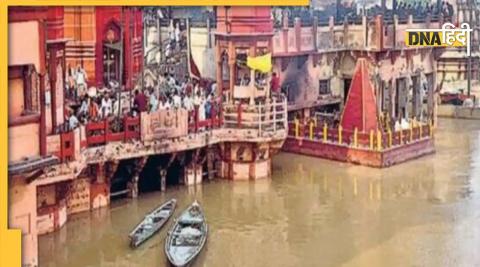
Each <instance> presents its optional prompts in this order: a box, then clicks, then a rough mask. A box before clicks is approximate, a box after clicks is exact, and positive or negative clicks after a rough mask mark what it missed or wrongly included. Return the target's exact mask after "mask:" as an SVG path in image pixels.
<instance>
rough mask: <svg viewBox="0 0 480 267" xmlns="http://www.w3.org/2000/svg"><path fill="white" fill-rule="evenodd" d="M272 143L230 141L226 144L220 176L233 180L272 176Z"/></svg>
mask: <svg viewBox="0 0 480 267" xmlns="http://www.w3.org/2000/svg"><path fill="white" fill-rule="evenodd" d="M269 146H270V144H269V143H267V142H265V143H258V144H255V145H253V146H252V144H251V143H230V144H229V145H225V147H224V148H225V151H224V153H225V154H226V155H229V156H225V157H223V158H222V162H221V171H220V176H221V177H222V178H225V179H231V180H257V179H261V178H268V177H269V176H270V173H271V171H270V167H271V155H270V153H268V150H269Z"/></svg>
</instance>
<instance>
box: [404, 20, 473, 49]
mask: <svg viewBox="0 0 480 267" xmlns="http://www.w3.org/2000/svg"><path fill="white" fill-rule="evenodd" d="M471 32H472V29H471V28H470V25H469V24H468V23H462V25H461V26H460V28H456V27H455V25H453V24H452V23H445V24H443V25H442V28H441V29H407V30H406V38H405V44H406V45H407V46H437V47H447V46H450V47H465V46H466V47H467V55H468V56H470V45H471V44H470V33H471Z"/></svg>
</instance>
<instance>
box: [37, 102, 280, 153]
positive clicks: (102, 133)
mask: <svg viewBox="0 0 480 267" xmlns="http://www.w3.org/2000/svg"><path fill="white" fill-rule="evenodd" d="M201 112H205V116H203V115H202V114H200V113H201ZM217 129H248V130H256V131H257V133H258V137H269V136H271V135H272V134H275V133H278V132H279V131H282V133H284V134H285V135H284V136H286V133H287V102H286V99H285V97H283V96H282V97H280V98H279V99H278V100H275V101H271V100H270V101H269V100H267V102H266V103H264V104H256V105H245V104H244V105H242V104H236V105H233V104H222V103H215V102H213V103H212V105H211V108H210V111H209V112H206V111H205V110H203V109H202V110H201V111H200V109H199V107H198V106H195V109H194V110H193V111H191V112H187V111H186V110H184V109H173V110H162V111H157V112H154V113H142V114H141V115H140V116H135V117H131V116H125V117H123V118H108V119H104V120H100V121H95V122H89V123H87V124H85V125H80V127H78V128H76V129H75V130H73V131H65V132H63V133H60V134H56V135H50V136H49V137H48V141H47V149H48V152H49V153H51V154H53V155H56V156H57V157H59V158H60V159H61V161H62V162H69V161H72V160H75V159H76V158H77V156H78V155H80V153H81V152H82V151H83V150H84V149H88V148H92V147H101V146H104V145H107V144H109V143H112V142H131V141H134V140H136V141H141V142H145V141H153V140H155V141H161V140H165V139H172V138H177V137H182V136H188V135H191V134H196V133H200V132H204V131H214V130H217Z"/></svg>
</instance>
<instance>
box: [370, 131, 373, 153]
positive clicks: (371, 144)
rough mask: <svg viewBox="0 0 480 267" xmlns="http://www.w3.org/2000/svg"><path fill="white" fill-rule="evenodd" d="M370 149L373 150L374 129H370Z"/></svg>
mask: <svg viewBox="0 0 480 267" xmlns="http://www.w3.org/2000/svg"><path fill="white" fill-rule="evenodd" d="M370 150H373V130H370Z"/></svg>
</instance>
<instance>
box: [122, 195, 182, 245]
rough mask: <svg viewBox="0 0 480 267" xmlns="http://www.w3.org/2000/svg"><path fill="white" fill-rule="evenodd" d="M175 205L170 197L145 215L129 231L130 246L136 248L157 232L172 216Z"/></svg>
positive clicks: (175, 202) (175, 201)
mask: <svg viewBox="0 0 480 267" xmlns="http://www.w3.org/2000/svg"><path fill="white" fill-rule="evenodd" d="M176 206H177V200H176V199H170V200H169V201H167V202H165V203H163V204H162V205H161V206H159V207H158V208H156V209H155V210H153V211H152V212H150V213H148V214H147V215H145V218H144V219H143V220H142V221H141V222H140V223H139V224H138V225H137V226H136V227H135V229H133V231H132V232H131V233H130V235H129V237H130V246H131V247H132V248H136V247H138V246H140V244H142V243H143V242H145V241H146V240H147V239H149V238H150V237H152V236H153V235H154V234H155V233H156V232H158V231H159V230H160V229H161V228H162V227H163V225H165V223H166V222H167V221H168V219H169V218H170V216H172V214H173V212H174V211H175V207H176Z"/></svg>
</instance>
